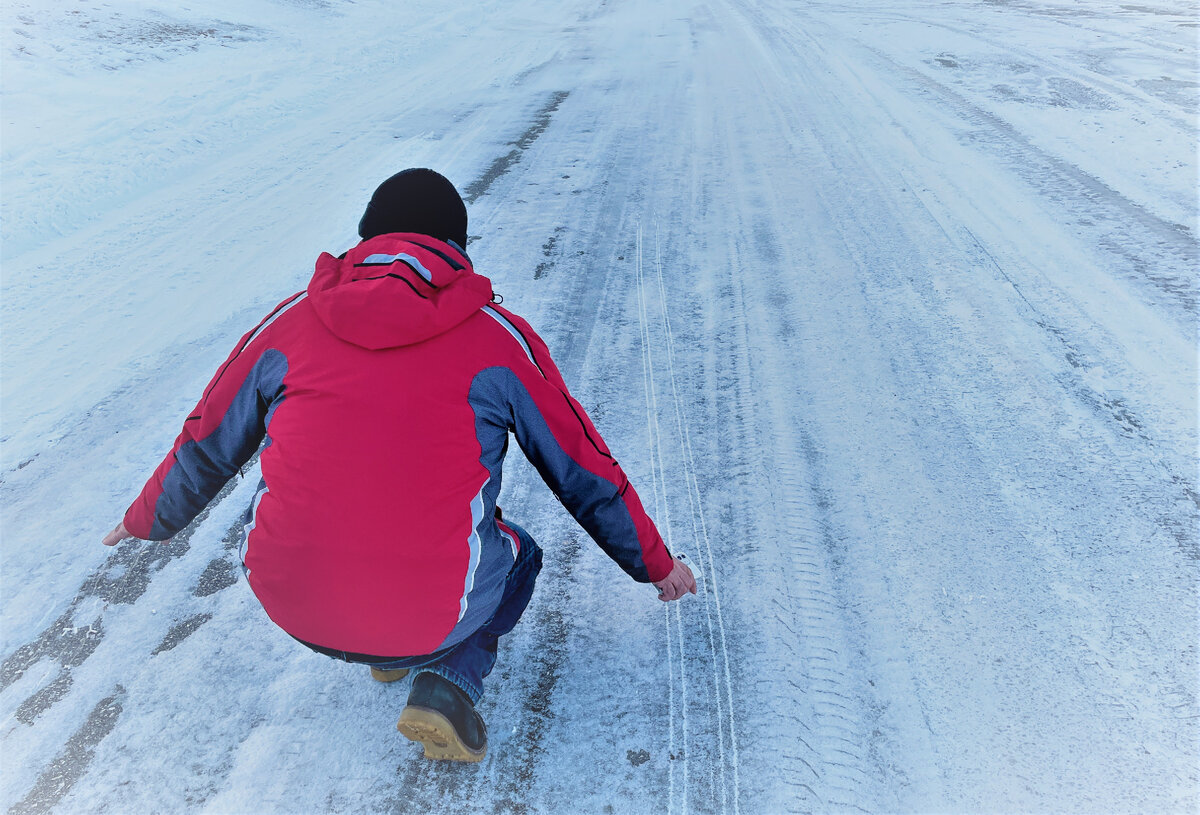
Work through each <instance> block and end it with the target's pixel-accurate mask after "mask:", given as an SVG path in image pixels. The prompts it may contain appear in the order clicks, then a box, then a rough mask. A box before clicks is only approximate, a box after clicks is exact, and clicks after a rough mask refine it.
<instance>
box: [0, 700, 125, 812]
mask: <svg viewBox="0 0 1200 815" xmlns="http://www.w3.org/2000/svg"><path fill="white" fill-rule="evenodd" d="M124 699H125V688H123V687H121V686H120V685H117V687H116V690H114V691H113V693H112V695H111V696H106V697H105V698H103V699H101V700H100V701H99V702H97V703H96V706H95V707H94V708H92V712H91V713H89V714H88V717H87V719H86V720H85V721H84V723H83V725H82V726H81V727H80V728H79V729H78V730H77V731H75V733H74V734H73V735H72V736H71V737H70V738H69V739H67V745H66V747H65V748H63V751H62V752H61V753H59V754H58V755H57V756H56V757H55V758H54V760H53V761H51V762H50V766H49V767H47V768H46V769H45V771H43V772H42V774H41V775H40V776H38V780H37V782H36V783H35V784H34V785H33V789H32V790H30V791H29V794H28V795H26V796H25V797H24V798H23V799H22V800H21V801H20V802H19V803H17V804H16V805H15V806H13V807H12V809H10V810H9V813H10V815H26V813H40V812H49V811H50V810H52V809H53V808H54V807H55V806H56V805H57V804H58V803H59V802H60V801H62V799H63V798H64V797H66V795H67V793H69V792H70V791H71V788H72V787H74V786H75V783H76V782H77V781H79V779H80V778H82V777H83V774H84V772H86V771H87V768H88V765H89V764H91V763H92V757H93V756H94V755H95V753H96V747H97V745H99V744H100V742H101V741H103V740H104V738H105V737H106V736H107V735H108V734H109V733H111V732H112V731H113V728H114V727H116V725H117V719H118V718H119V717H120V715H121V711H122V709H123V708H122V702H123V701H124Z"/></svg>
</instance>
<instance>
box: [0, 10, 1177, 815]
mask: <svg viewBox="0 0 1200 815" xmlns="http://www.w3.org/2000/svg"><path fill="white" fill-rule="evenodd" d="M468 5H469V7H466V6H463V5H462V4H448V5H447V4H441V3H436V2H433V0H410V2H405V3H388V2H384V1H383V0H357V2H349V0H238V1H237V2H235V0H214V2H211V3H204V4H192V5H189V6H181V5H179V4H167V5H165V6H158V7H155V6H153V5H151V4H145V3H140V2H136V0H109V2H103V3H101V2H95V1H93V0H83V1H82V2H78V3H75V4H73V5H68V4H54V3H49V2H44V0H10V2H7V3H5V4H4V6H3V8H2V9H0V22H2V23H3V26H2V29H3V30H2V32H0V58H2V61H3V62H2V68H3V87H2V96H0V100H2V103H3V106H2V108H0V126H2V137H3V138H2V142H0V162H2V164H0V172H2V178H0V182H2V196H0V224H2V225H0V229H2V241H3V243H2V261H3V267H2V286H3V288H2V297H0V320H2V322H0V330H2V332H3V334H2V340H3V352H2V354H0V383H2V387H3V393H2V397H3V401H2V411H3V413H2V416H0V442H2V445H3V447H2V456H3V458H2V466H0V470H2V474H0V478H2V482H0V500H2V504H0V508H2V512H0V541H2V542H0V546H2V556H3V560H2V562H0V581H2V583H0V591H2V595H3V604H4V605H3V626H2V628H0V745H2V750H3V771H2V773H0V807H3V809H4V811H5V812H9V813H43V812H60V813H84V812H116V813H151V812H153V813H164V812H179V813H183V812H187V813H191V812H196V813H235V812H236V813H250V812H253V813H324V812H330V813H332V812H396V813H404V812H454V813H476V812H478V813H507V812H512V813H575V812H581V813H593V812H594V813H644V812H645V813H648V812H656V813H668V815H689V814H690V813H734V815H752V814H753V813H767V814H771V815H773V814H774V813H786V812H818V813H826V812H848V811H855V812H863V811H866V812H914V813H915V812H964V813H992V812H1029V813H1043V812H1044V813H1050V812H1055V813H1058V812H1089V813H1101V812H1103V813H1110V812H1111V813H1117V812H1122V813H1123V812H1155V813H1159V812H1194V811H1195V810H1196V809H1197V807H1198V806H1200V799H1198V788H1200V768H1198V758H1197V757H1198V755H1200V707H1198V701H1197V692H1198V690H1200V688H1198V683H1200V681H1198V675H1200V670H1198V668H1200V665H1198V655H1197V645H1198V642H1200V628H1198V616H1197V588H1198V585H1200V584H1198V579H1197V578H1198V571H1200V569H1198V561H1200V540H1198V537H1200V533H1198V529H1200V485H1198V483H1197V475H1198V473H1197V347H1198V346H1197V307H1198V306H1197V299H1198V298H1197V296H1198V289H1200V283H1198V280H1197V274H1196V272H1197V268H1200V264H1198V251H1197V241H1196V235H1197V160H1196V145H1197V115H1198V95H1197V89H1198V85H1197V80H1198V77H1197V31H1198V28H1197V19H1196V16H1195V9H1194V7H1193V6H1192V5H1190V4H1188V3H1184V2H1176V1H1175V0H1156V2H1155V3H1152V4H1149V5H1115V4H1109V3H1101V2H1098V0H984V1H982V2H968V1H967V0H936V1H935V0H918V1H917V2H913V3H900V2H896V0H865V2H854V3H851V2H845V1H844V0H843V1H842V2H834V1H833V0H817V1H816V2H811V3H797V2H789V1H787V0H764V2H747V0H662V2H657V3H653V4H645V3H635V2H633V0H607V2H605V1H604V0H602V1H601V2H586V3H585V2H576V1H575V0H565V2H557V3H550V2H542V1H541V0H518V1H517V2H509V3H491V2H479V3H471V4H468ZM409 166H430V167H434V168H436V169H438V170H440V171H441V172H443V173H445V174H446V175H447V176H448V177H450V178H451V179H452V180H453V181H454V182H455V183H456V184H457V185H458V186H459V188H460V189H461V190H462V191H463V193H464V197H465V198H466V199H467V201H468V206H469V211H470V218H471V228H470V234H471V240H470V245H469V251H470V253H471V255H472V257H473V259H474V261H475V264H476V267H477V269H478V270H479V271H480V272H481V273H483V274H485V275H487V276H489V277H491V278H492V280H493V282H494V284H495V288H496V290H497V291H498V292H499V293H500V294H502V295H503V296H504V298H505V303H506V305H508V306H511V307H512V308H513V309H514V310H515V311H516V312H518V313H520V314H522V315H523V316H525V317H527V318H528V319H529V320H530V322H531V323H532V324H533V325H534V326H535V327H537V328H538V330H539V331H540V332H541V333H542V335H543V336H544V337H545V338H546V339H547V341H548V342H549V345H550V347H551V350H552V352H553V353H554V355H555V357H556V359H557V361H558V362H559V363H560V366H561V368H562V370H563V373H564V376H565V378H566V380H567V382H568V383H569V384H570V385H571V387H572V389H573V391H574V392H575V394H576V396H578V398H579V399H580V401H581V402H582V403H583V405H584V406H585V407H586V408H587V409H588V411H589V412H590V413H591V415H592V417H593V419H594V420H595V422H596V424H597V426H598V427H599V429H600V430H601V432H603V433H604V435H605V437H606V438H607V439H608V441H609V442H610V445H611V447H612V448H613V450H614V452H615V454H616V455H617V456H618V458H620V460H621V462H622V464H623V466H624V468H625V470H626V471H627V472H628V473H629V475H630V477H631V479H632V480H633V482H634V483H635V484H636V485H637V486H638V489H639V491H640V492H641V494H642V496H643V499H644V501H645V504H646V506H647V508H648V509H649V510H650V512H651V514H652V515H653V516H654V518H655V519H656V520H657V522H658V524H659V526H660V528H661V530H662V532H663V535H664V537H665V538H666V539H667V541H668V545H669V546H670V548H671V549H672V551H673V552H678V553H682V554H684V555H686V557H687V558H688V560H689V561H690V563H691V564H692V567H693V569H694V571H695V572H696V575H697V577H698V581H699V594H698V595H697V596H696V597H689V598H686V599H685V600H684V601H682V602H680V603H676V604H662V603H660V602H658V601H657V600H656V598H655V597H654V592H653V591H652V590H650V589H647V588H646V587H645V586H640V585H637V584H634V583H632V582H631V581H629V580H628V579H627V578H626V577H625V576H624V575H623V574H622V573H621V572H620V570H619V569H617V568H616V567H615V566H614V565H613V564H612V563H611V562H610V561H608V560H607V559H606V558H605V557H604V556H603V554H602V553H601V552H600V550H599V549H598V548H597V547H595V546H594V545H593V544H592V543H591V542H590V541H589V540H588V539H587V538H586V536H585V535H584V534H583V533H582V531H581V530H580V529H579V528H578V527H576V526H575V525H574V524H573V522H572V521H571V519H570V518H569V517H568V516H567V515H566V513H565V512H564V511H563V510H562V508H561V506H559V505H558V504H557V503H556V502H555V501H554V499H553V496H552V495H551V494H550V493H549V491H548V490H546V489H545V487H544V486H543V485H541V483H540V482H539V481H538V479H537V477H536V474H535V473H534V472H533V471H532V469H531V468H529V467H528V466H527V465H525V464H524V463H523V462H522V461H520V460H519V459H520V457H519V455H514V456H510V459H509V471H508V478H507V479H506V483H505V485H504V494H503V495H502V496H501V504H502V505H503V506H504V508H505V511H506V514H508V515H511V516H512V517H513V518H514V519H516V520H518V521H519V522H520V523H522V525H524V526H525V527H526V528H527V529H529V530H530V532H531V533H532V534H533V535H534V536H535V537H536V538H537V539H538V540H539V542H540V543H541V544H542V546H543V547H544V548H545V550H546V568H545V570H544V571H543V573H542V579H541V580H540V581H539V589H538V591H537V592H536V593H535V596H534V599H533V602H532V604H531V606H530V609H529V611H528V613H527V615H526V617H525V619H524V620H523V621H522V623H521V624H520V625H519V626H518V628H517V629H516V631H515V632H514V633H513V634H512V635H511V636H510V637H508V638H507V639H506V640H505V641H504V642H503V643H502V644H501V652H500V660H499V662H498V665H497V668H496V671H495V673H494V674H493V675H492V677H491V679H490V680H489V683H488V687H487V692H486V694H485V696H484V698H483V700H482V701H481V711H482V713H483V715H484V717H485V719H486V720H487V722H488V725H489V738H490V749H489V754H488V757H487V759H486V760H485V761H484V762H483V763H481V764H479V765H470V766H464V765H445V764H435V763H430V762H426V761H424V760H422V759H420V758H419V756H420V749H419V747H417V746H415V745H413V744H411V743H410V742H408V741H406V740H405V739H404V738H403V737H401V736H400V735H399V734H398V733H397V732H396V730H395V721H396V718H397V716H398V715H399V712H400V709H401V708H402V707H403V704H404V698H405V693H406V685H407V683H399V686H391V685H381V684H379V683H375V682H372V681H371V680H370V679H369V677H368V676H367V673H366V669H365V668H362V667H361V666H353V665H347V664H344V663H339V662H335V661H332V660H328V659H326V658H324V657H321V656H318V655H316V654H313V653H310V652H308V651H307V650H306V649H304V648H302V647H299V646H297V645H296V644H295V643H294V642H293V641H292V640H290V638H288V637H287V636H286V635H285V634H283V633H282V632H281V631H279V630H278V629H276V628H275V627H273V626H272V624H271V623H270V622H269V621H268V620H267V618H266V616H265V614H264V613H263V612H262V610H261V608H260V607H259V606H258V604H257V602H256V601H255V600H254V598H253V596H252V595H251V593H250V592H249V590H248V588H247V587H246V585H245V582H244V580H242V579H241V578H240V569H239V567H238V565H237V544H238V535H239V532H240V529H241V523H242V513H243V510H244V508H245V507H246V505H247V504H248V502H249V501H250V499H251V496H252V492H253V487H254V485H255V484H256V483H257V474H256V473H254V472H253V469H254V467H253V465H251V467H250V468H249V469H248V470H247V472H246V473H245V474H244V477H243V478H240V479H235V480H234V481H233V482H231V483H230V485H229V486H228V488H227V489H226V491H225V492H224V493H223V494H222V496H221V497H220V498H219V499H218V500H217V501H215V502H214V503H213V504H212V505H211V507H210V508H209V509H208V510H207V511H206V512H205V513H204V514H203V515H202V516H201V517H200V518H199V519H197V521H196V522H195V523H194V524H193V525H192V526H191V527H189V528H188V530H186V531H185V532H184V533H182V534H181V535H180V536H178V537H177V538H176V539H175V540H174V541H173V542H172V543H170V544H168V545H161V546H160V545H140V544H134V543H126V544H123V545H121V546H120V547H118V548H117V549H116V550H109V549H106V548H104V547H102V546H100V544H99V540H100V538H101V536H102V535H103V534H104V533H105V532H107V531H108V529H110V528H111V527H112V526H113V525H114V524H115V523H116V521H117V520H118V519H119V518H120V516H121V513H122V512H123V511H124V509H125V507H126V506H127V504H128V502H129V501H130V500H131V499H132V498H133V496H134V495H135V494H136V492H137V490H138V489H139V488H140V487H141V484H142V483H143V482H144V480H145V478H146V477H147V476H148V475H149V474H150V472H151V470H152V468H153V467H154V466H155V465H156V464H157V462H158V461H159V460H160V458H161V457H162V455H163V454H164V453H165V452H166V451H167V450H168V449H169V447H170V444H171V441H172V439H173V438H174V436H175V434H176V432H177V430H178V427H179V425H180V423H181V421H182V419H183V418H184V417H185V416H186V415H187V411H188V409H189V408H190V407H191V406H192V405H193V404H194V403H195V400H196V398H197V397H198V395H199V394H200V392H201V390H202V389H203V387H204V385H205V383H206V382H207V381H208V378H209V376H210V375H211V373H212V371H214V370H215V369H216V367H217V366H218V365H219V364H220V362H221V361H222V360H223V359H224V357H225V355H226V354H227V353H228V351H229V349H230V348H232V347H233V345H234V344H235V342H236V341H237V339H238V337H239V336H240V335H241V334H242V333H243V332H245V331H246V330H248V329H249V328H251V327H252V326H253V325H254V324H256V323H257V322H258V320H259V319H260V318H261V316H262V315H263V314H265V313H266V312H267V311H268V310H269V309H270V307H271V306H272V305H274V304H275V303H277V302H278V301H280V300H281V299H283V298H284V297H285V296H287V295H288V294H290V293H291V292H293V291H296V290H299V289H300V288H302V287H303V286H304V285H305V284H306V283H307V280H308V276H309V275H310V273H311V269H312V263H313V261H314V260H315V258H316V256H317V255H318V254H319V253H320V252H322V251H332V252H334V253H337V252H340V251H342V250H344V249H346V248H348V247H349V246H350V245H352V244H353V242H354V241H355V235H354V228H355V226H356V224H357V220H358V217H359V215H360V214H361V210H362V207H363V205H364V203H365V201H366V199H367V197H368V196H369V195H370V192H371V190H372V189H373V188H374V186H375V185H376V184H377V183H378V182H379V181H381V180H382V179H383V178H385V177H387V176H388V175H390V174H391V173H393V172H395V171H397V170H399V169H402V168H404V167H409ZM380 613H381V614H386V613H387V604H386V599H385V598H381V603H380Z"/></svg>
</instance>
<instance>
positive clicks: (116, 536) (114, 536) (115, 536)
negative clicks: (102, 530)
mask: <svg viewBox="0 0 1200 815" xmlns="http://www.w3.org/2000/svg"><path fill="white" fill-rule="evenodd" d="M132 537H133V535H130V534H129V530H128V529H126V528H125V522H124V521H121V523H119V524H117V526H116V528H115V529H113V531H112V532H109V533H108V534H107V535H105V536H104V540H102V541H100V542H101V543H103V544H104V545H105V546H116V545H117V544H118V543H120V542H121V541H123V540H125V539H126V538H132Z"/></svg>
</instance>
